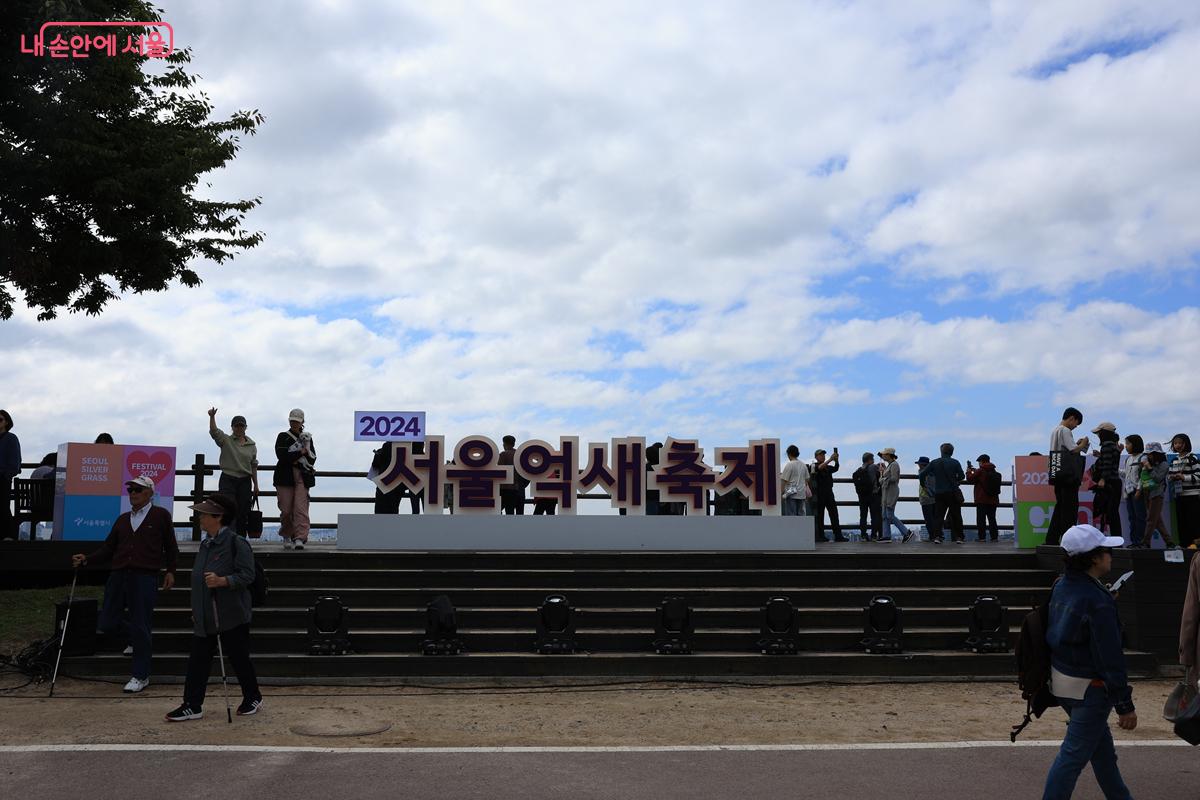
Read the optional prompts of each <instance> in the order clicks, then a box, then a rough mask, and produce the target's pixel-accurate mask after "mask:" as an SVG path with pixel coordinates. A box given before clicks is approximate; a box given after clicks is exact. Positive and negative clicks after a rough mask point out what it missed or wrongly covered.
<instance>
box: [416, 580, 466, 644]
mask: <svg viewBox="0 0 1200 800" xmlns="http://www.w3.org/2000/svg"><path fill="white" fill-rule="evenodd" d="M462 651H463V643H462V640H461V639H459V638H458V621H457V619H456V615H455V611H454V604H453V603H451V602H450V598H449V597H447V596H446V595H444V594H439V595H438V596H437V597H435V598H433V602H431V603H430V604H429V605H427V606H426V607H425V641H423V642H421V652H422V653H424V654H425V655H427V656H456V655H458V654H459V653H461V652H462Z"/></svg>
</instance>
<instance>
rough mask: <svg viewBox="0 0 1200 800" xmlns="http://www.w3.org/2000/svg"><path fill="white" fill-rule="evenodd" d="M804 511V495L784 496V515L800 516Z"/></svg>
mask: <svg viewBox="0 0 1200 800" xmlns="http://www.w3.org/2000/svg"><path fill="white" fill-rule="evenodd" d="M803 513H804V498H803V497H799V496H796V497H785V498H783V516H785V517H799V516H802V515H803Z"/></svg>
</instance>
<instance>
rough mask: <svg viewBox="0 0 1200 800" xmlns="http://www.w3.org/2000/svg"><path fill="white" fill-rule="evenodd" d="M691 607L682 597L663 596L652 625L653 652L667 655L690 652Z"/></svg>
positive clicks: (692, 627) (692, 628) (692, 629)
mask: <svg viewBox="0 0 1200 800" xmlns="http://www.w3.org/2000/svg"><path fill="white" fill-rule="evenodd" d="M693 631H694V626H693V625H692V609H691V608H690V607H689V606H688V603H687V599H686V598H684V597H664V598H663V601H662V602H661V603H659V605H658V616H657V622H656V624H655V626H654V652H656V653H663V654H669V655H677V654H681V653H682V654H686V653H690V652H692V633H693Z"/></svg>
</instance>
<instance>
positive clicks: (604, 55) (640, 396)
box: [0, 0, 1200, 469]
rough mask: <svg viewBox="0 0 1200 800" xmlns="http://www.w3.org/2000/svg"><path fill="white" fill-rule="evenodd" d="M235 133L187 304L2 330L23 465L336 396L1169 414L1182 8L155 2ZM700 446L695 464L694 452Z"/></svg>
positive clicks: (975, 417) (343, 422)
mask: <svg viewBox="0 0 1200 800" xmlns="http://www.w3.org/2000/svg"><path fill="white" fill-rule="evenodd" d="M161 5H163V6H164V19H166V20H167V21H169V22H171V23H172V24H173V25H174V27H175V31H176V37H177V42H178V43H179V44H181V45H185V46H188V47H191V48H192V49H193V51H194V62H193V71H194V72H196V73H198V74H199V75H201V76H202V77H203V82H202V83H203V87H204V89H205V91H206V92H207V93H208V94H209V96H210V97H211V98H212V100H213V101H214V102H215V103H216V105H217V109H218V112H219V113H223V114H228V113H229V112H231V111H233V110H236V109H250V108H257V109H259V110H261V111H262V112H263V114H265V116H266V120H267V121H266V124H265V125H264V126H263V127H262V129H261V132H260V133H259V135H258V136H256V137H254V138H252V139H249V140H247V141H246V142H245V145H244V148H243V150H242V152H241V154H240V155H239V157H238V158H237V159H236V161H235V162H234V163H232V164H231V165H230V166H229V167H227V168H226V169H225V170H223V171H222V172H220V173H219V174H214V175H213V176H212V183H213V188H212V190H211V191H212V192H213V194H214V195H215V196H219V197H222V198H226V199H233V198H244V197H253V196H261V197H262V206H261V207H260V208H258V209H256V210H255V211H253V212H252V213H251V215H250V216H249V218H248V226H249V227H250V228H251V229H252V230H261V231H263V232H264V233H265V236H266V238H265V241H264V243H263V244H262V245H261V246H259V247H258V248H256V249H254V250H251V251H249V252H247V253H245V254H244V255H242V256H241V257H239V258H238V259H236V260H235V261H234V262H231V263H227V264H225V265H222V266H219V267H218V266H216V265H213V264H199V265H198V270H199V272H200V274H201V275H202V277H203V279H204V284H203V286H202V287H201V288H199V289H193V290H187V289H178V290H174V291H169V292H165V293H160V294H150V295H142V296H127V297H124V298H123V299H121V300H120V301H119V302H116V303H114V304H112V305H111V306H110V307H109V308H108V310H107V311H106V312H105V313H104V314H103V316H101V317H99V318H95V317H92V318H89V317H83V316H67V317H65V318H63V319H60V320H57V321H53V322H37V321H36V320H35V318H34V314H33V313H30V312H20V313H18V314H17V315H16V316H15V317H14V318H13V319H12V320H10V321H8V322H5V323H0V348H2V349H3V351H4V353H5V359H4V360H5V365H6V366H5V370H4V371H5V378H4V382H3V390H2V391H0V404H2V405H3V407H5V408H7V409H9V410H10V411H11V412H12V414H13V416H14V418H16V422H17V428H16V432H17V433H18V434H19V435H20V437H21V440H22V442H23V445H24V449H25V455H26V460H36V458H37V457H38V456H40V454H41V453H42V452H45V451H47V450H50V449H52V448H53V447H54V446H55V445H56V444H57V443H59V442H61V441H68V440H76V441H77V440H81V439H82V440H86V441H91V439H92V438H93V437H94V436H95V434H96V433H97V432H99V431H101V430H108V431H111V432H112V433H113V434H114V435H115V436H116V437H117V438H118V440H120V441H126V442H134V441H140V442H155V443H166V444H175V445H177V446H178V447H180V448H181V451H182V453H184V454H190V453H195V452H198V451H201V450H203V451H206V452H208V453H209V455H210V457H213V456H215V448H214V447H213V446H212V444H211V442H209V441H208V440H207V437H206V436H205V427H206V422H207V420H206V417H205V409H207V408H208V407H209V406H210V405H216V406H217V407H218V408H219V409H220V415H221V420H222V422H223V423H227V422H228V417H229V416H230V415H232V414H234V413H244V414H245V415H247V416H248V417H249V419H250V432H251V435H252V436H257V437H258V438H259V439H260V441H262V442H264V443H269V442H271V441H272V439H273V437H274V434H275V433H276V432H277V431H279V430H281V429H283V427H285V426H286V415H287V411H288V409H289V408H291V407H293V406H301V407H303V408H304V409H305V410H306V412H307V413H308V419H309V429H310V430H311V431H312V432H313V435H314V437H315V440H316V443H317V446H318V449H319V451H320V453H321V462H322V463H323V466H324V467H325V468H326V469H365V467H366V464H367V463H368V462H369V459H370V450H371V448H370V445H367V444H361V443H360V444H355V443H354V442H353V441H352V425H351V417H352V412H353V411H354V410H355V409H356V408H371V409H381V410H383V409H396V410H424V411H426V412H427V413H428V420H429V426H430V430H431V432H433V433H442V434H444V435H446V437H447V439H448V440H455V439H457V437H459V436H461V435H464V434H467V433H474V432H482V433H488V434H491V435H493V436H495V437H496V438H499V436H500V435H501V434H503V433H507V432H512V433H514V434H515V435H517V436H518V438H521V439H525V438H532V437H539V438H546V439H550V440H552V441H553V440H555V439H556V437H557V436H558V435H560V434H578V435H580V436H581V437H582V438H583V440H584V441H587V440H589V439H590V440H599V439H608V438H610V437H612V436H622V435H636V434H644V435H646V436H648V437H651V438H652V439H663V438H665V437H666V436H668V435H673V436H676V437H683V438H687V437H697V438H699V439H701V441H702V443H703V444H705V446H706V447H708V448H711V447H713V446H717V445H734V444H739V443H744V442H745V441H746V440H748V439H750V438H754V437H759V436H777V437H779V438H780V439H781V440H783V443H784V444H789V443H795V444H797V445H799V446H800V448H801V449H802V450H803V451H806V453H807V452H811V451H812V450H813V449H814V448H815V447H818V446H823V447H831V446H833V445H839V446H840V447H841V449H842V451H843V453H844V454H857V453H859V452H861V451H862V450H864V449H871V450H877V449H879V448H881V447H885V446H891V447H896V448H897V449H898V450H899V451H900V453H901V456H902V457H903V458H904V460H905V461H906V462H908V463H911V461H912V460H913V459H915V457H916V456H917V455H921V454H935V451H936V445H937V443H938V442H941V441H943V440H951V441H954V442H955V443H956V444H957V445H958V447H959V452H960V455H962V456H964V457H971V458H974V457H975V456H976V455H978V453H979V452H990V453H991V454H992V456H993V457H994V458H995V459H997V460H1002V461H1007V459H1008V458H1009V457H1011V456H1012V455H1013V454H1017V453H1025V452H1028V451H1030V450H1034V449H1038V450H1044V449H1045V448H1046V445H1047V441H1048V437H1049V432H1050V430H1051V428H1052V427H1053V426H1054V424H1055V422H1056V421H1057V420H1058V418H1059V417H1060V415H1061V411H1062V408H1063V407H1064V406H1065V405H1067V404H1073V405H1078V406H1079V407H1080V408H1082V409H1083V410H1084V413H1085V422H1086V423H1090V424H1088V425H1087V427H1088V428H1090V427H1091V424H1094V423H1095V422H1099V421H1100V420H1102V419H1111V420H1112V421H1114V422H1115V423H1116V424H1117V426H1118V428H1119V430H1121V431H1122V432H1124V433H1130V432H1139V433H1142V434H1143V435H1145V436H1147V438H1168V437H1169V436H1170V435H1171V434H1173V433H1175V432H1177V431H1178V430H1187V431H1190V432H1191V433H1192V434H1193V435H1196V434H1198V433H1200V427H1198V426H1197V424H1196V423H1197V420H1198V415H1197V411H1196V409H1197V398H1200V373H1198V372H1197V370H1196V364H1197V360H1198V356H1200V307H1198V306H1200V302H1198V298H1200V289H1198V278H1200V193H1198V192H1197V187H1198V186H1200V136H1198V135H1197V131H1200V84H1198V83H1197V81H1196V80H1195V76H1196V75H1197V74H1200V6H1197V5H1196V4H1195V3H1193V2H1187V1H1186V0H1179V1H1178V2H1151V3H1147V2H1108V1H1106V0H1079V2H1043V3H1036V4H1035V3H1023V2H999V1H997V2H992V3H991V4H987V3H978V2H924V3H904V4H891V3H876V4H867V3H852V2H806V3H799V2H757V3H753V4H745V3H734V2H712V3H710V2H698V1H697V0H688V1H687V2H663V3H644V2H629V3H624V2H617V0H606V2H602V3H580V2H568V3H562V2H534V1H533V0H522V1H521V2H483V1H482V0H477V1H473V2H461V3H458V2H438V3H408V4H406V3H400V2H379V3H369V2H333V1H332V0H326V1H325V2H320V1H318V0H311V1H310V2H292V1H290V0H289V2H282V0H280V1H278V2H255V3H245V2H241V1H240V0H212V1H210V2H204V3H199V2H196V3H186V2H180V1H179V0H176V1H175V2H172V1H171V0H163V2H162V3H161ZM709 452H710V454H711V449H710V450H709Z"/></svg>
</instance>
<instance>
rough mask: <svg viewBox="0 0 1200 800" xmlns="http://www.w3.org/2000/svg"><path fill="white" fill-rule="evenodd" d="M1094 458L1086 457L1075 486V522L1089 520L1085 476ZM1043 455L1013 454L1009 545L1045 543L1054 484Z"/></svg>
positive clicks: (1089, 501)
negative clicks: (1076, 507) (1047, 471)
mask: <svg viewBox="0 0 1200 800" xmlns="http://www.w3.org/2000/svg"><path fill="white" fill-rule="evenodd" d="M1094 461H1095V459H1094V458H1093V457H1092V456H1088V457H1087V461H1086V463H1085V464H1084V470H1083V483H1081V484H1080V485H1079V518H1078V520H1077V524H1083V523H1088V524H1090V523H1091V521H1092V480H1091V478H1090V477H1088V470H1089V469H1091V467H1092V463H1093V462H1094ZM1046 465H1047V460H1046V456H1017V457H1016V459H1015V460H1014V463H1013V544H1014V545H1015V546H1017V547H1037V546H1038V545H1039V544H1045V543H1046V531H1048V530H1049V529H1050V517H1051V516H1053V515H1054V487H1053V486H1051V485H1050V478H1049V476H1048V475H1047V473H1046Z"/></svg>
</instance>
